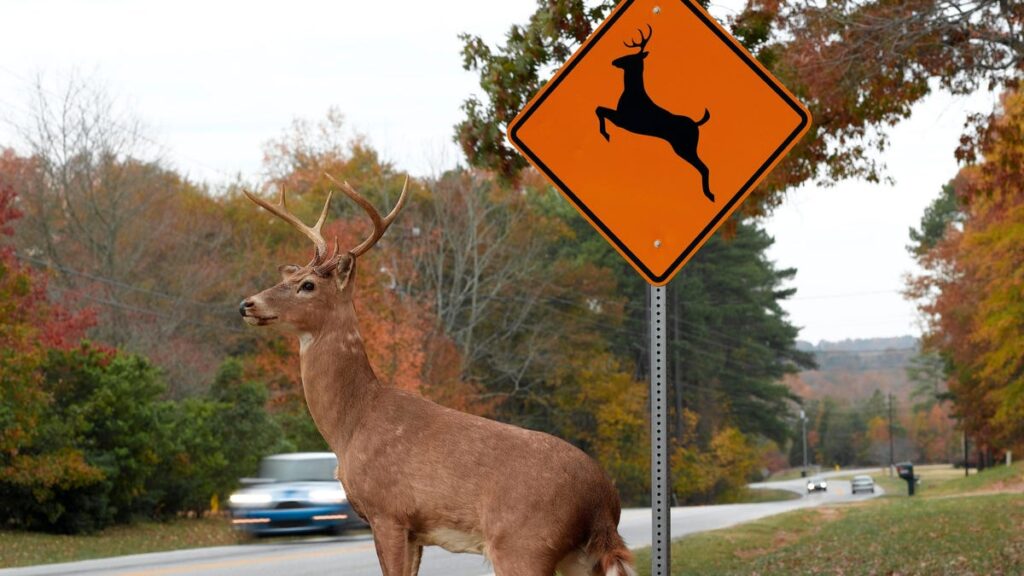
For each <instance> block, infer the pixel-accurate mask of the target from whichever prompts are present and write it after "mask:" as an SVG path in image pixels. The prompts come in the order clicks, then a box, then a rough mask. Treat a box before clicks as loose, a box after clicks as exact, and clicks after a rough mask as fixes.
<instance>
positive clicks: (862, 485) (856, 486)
mask: <svg viewBox="0 0 1024 576" xmlns="http://www.w3.org/2000/svg"><path fill="white" fill-rule="evenodd" d="M850 492H851V493H853V494H856V493H857V492H871V493H872V494H874V493H875V481H874V480H873V479H872V478H871V476H854V477H853V479H852V480H850Z"/></svg>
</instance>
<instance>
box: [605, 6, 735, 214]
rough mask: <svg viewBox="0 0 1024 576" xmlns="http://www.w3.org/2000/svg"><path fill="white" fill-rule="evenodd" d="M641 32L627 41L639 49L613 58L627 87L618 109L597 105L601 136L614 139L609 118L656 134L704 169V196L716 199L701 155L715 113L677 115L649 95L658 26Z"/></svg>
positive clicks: (631, 128)
mask: <svg viewBox="0 0 1024 576" xmlns="http://www.w3.org/2000/svg"><path fill="white" fill-rule="evenodd" d="M637 31H638V32H640V41H639V42H637V41H635V40H633V39H632V38H631V39H630V41H629V42H628V43H626V42H623V44H624V45H625V46H626V48H637V49H638V50H637V52H636V53H635V54H627V55H625V56H620V57H619V58H616V59H615V60H613V61H612V66H615V67H616V68H621V69H622V72H623V74H622V75H623V84H624V86H623V90H622V95H621V96H619V102H618V104H617V105H616V107H615V109H612V108H606V107H604V106H598V107H597V119H598V122H599V126H600V131H601V135H602V136H604V139H605V140H606V141H608V142H610V141H611V135H609V134H608V130H607V128H606V127H605V120H610V121H611V122H612V123H613V124H615V125H616V126H618V127H619V128H622V129H623V130H626V131H628V132H632V133H634V134H639V135H642V136H653V137H655V138H660V139H662V140H664V141H666V142H668V144H669V145H670V146H672V150H673V151H674V152H675V153H676V155H677V156H679V157H680V158H682V159H683V160H685V161H687V162H689V163H690V164H691V165H692V166H693V167H694V168H696V169H697V172H700V178H701V187H702V188H703V190H704V196H706V197H707V198H708V200H710V201H712V202H714V201H715V195H714V194H712V193H711V186H710V184H709V182H708V180H709V178H710V174H709V171H708V167H707V165H705V164H704V162H703V161H701V159H700V157H699V156H698V155H697V140H698V139H699V137H700V127H701V126H702V125H703V124H704V123H705V122H707V121H708V120H710V119H711V113H710V112H708V109H707V108H705V109H704V116H702V117H701V119H700V120H697V121H696V122H695V121H694V120H693V119H692V118H689V117H688V116H682V115H679V114H673V113H671V112H669V111H668V110H665V109H664V108H662V107H661V106H658V105H657V104H655V102H654V100H652V99H651V97H650V96H649V95H648V94H647V89H646V88H644V59H645V58H647V55H648V52H647V50H646V48H647V43H648V42H650V41H651V36H653V35H654V29H653V28H651V25H650V24H648V25H647V34H646V35H644V32H643V30H637Z"/></svg>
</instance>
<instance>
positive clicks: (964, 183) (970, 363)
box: [910, 92, 1024, 447]
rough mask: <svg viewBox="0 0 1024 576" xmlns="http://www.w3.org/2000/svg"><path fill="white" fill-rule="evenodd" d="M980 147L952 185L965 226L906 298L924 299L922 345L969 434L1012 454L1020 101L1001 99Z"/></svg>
mask: <svg viewBox="0 0 1024 576" xmlns="http://www.w3.org/2000/svg"><path fill="white" fill-rule="evenodd" d="M978 146H979V150H978V152H979V153H980V154H978V156H980V157H982V158H983V161H982V162H981V163H979V164H977V165H973V166H968V167H966V168H964V169H963V170H961V172H960V174H959V175H958V176H957V179H956V180H955V181H954V186H955V189H956V193H957V196H958V198H959V199H960V202H961V205H962V210H963V213H964V218H963V225H962V227H961V228H958V227H951V228H949V229H948V230H947V231H946V234H945V236H944V237H943V238H942V239H941V241H940V242H938V243H937V244H935V246H934V247H933V248H932V249H931V250H929V251H927V252H925V253H923V254H920V255H919V258H918V260H919V262H920V263H921V264H922V266H923V267H924V268H925V269H926V271H927V273H926V274H924V275H921V276H919V277H917V278H914V279H912V283H911V288H910V293H911V295H912V296H914V297H918V298H923V302H922V305H921V309H922V311H924V312H925V313H926V314H927V315H928V316H929V319H930V325H929V334H927V342H928V344H929V345H930V346H931V347H933V348H934V349H937V350H939V351H940V352H942V353H943V354H945V355H946V356H947V357H948V358H949V359H950V360H952V362H953V364H954V367H955V374H954V378H953V381H952V382H951V383H950V389H951V391H952V392H953V393H954V394H955V396H956V402H957V405H956V411H957V413H958V415H959V416H960V417H962V418H964V419H965V421H966V424H967V429H968V430H969V431H970V432H971V433H972V434H973V435H976V436H979V437H980V438H979V439H980V440H982V441H983V442H995V443H997V445H1000V444H1001V445H1004V446H1006V447H1011V445H1012V444H1014V443H1016V444H1018V445H1019V444H1020V438H1021V433H1024V423H1022V420H1021V415H1022V414H1024V167H1022V166H1024V95H1022V94H1021V93H1020V92H1008V93H1007V94H1006V95H1005V96H1004V98H1003V113H1002V114H1001V115H999V116H997V117H994V118H992V120H991V122H990V124H989V126H988V127H987V129H986V130H985V131H984V135H983V137H982V138H980V140H979V142H978Z"/></svg>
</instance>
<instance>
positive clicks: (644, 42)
mask: <svg viewBox="0 0 1024 576" xmlns="http://www.w3.org/2000/svg"><path fill="white" fill-rule="evenodd" d="M636 31H637V32H639V33H640V43H639V44H637V43H636V42H634V41H633V39H632V38H630V39H629V44H626V43H625V42H623V44H625V45H626V48H639V49H640V51H641V52H643V51H644V47H646V46H647V43H648V42H650V41H651V36H652V35H654V28H651V25H650V24H648V25H647V36H644V31H643V30H641V29H639V28H637V29H636Z"/></svg>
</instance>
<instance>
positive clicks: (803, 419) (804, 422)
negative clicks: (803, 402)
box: [800, 410, 807, 477]
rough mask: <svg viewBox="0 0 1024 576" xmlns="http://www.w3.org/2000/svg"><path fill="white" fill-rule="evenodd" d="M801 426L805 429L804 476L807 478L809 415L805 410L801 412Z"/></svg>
mask: <svg viewBox="0 0 1024 576" xmlns="http://www.w3.org/2000/svg"><path fill="white" fill-rule="evenodd" d="M800 424H801V425H802V426H803V429H804V472H803V476H804V477H806V476H807V414H806V413H804V411H803V410H801V411H800Z"/></svg>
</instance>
